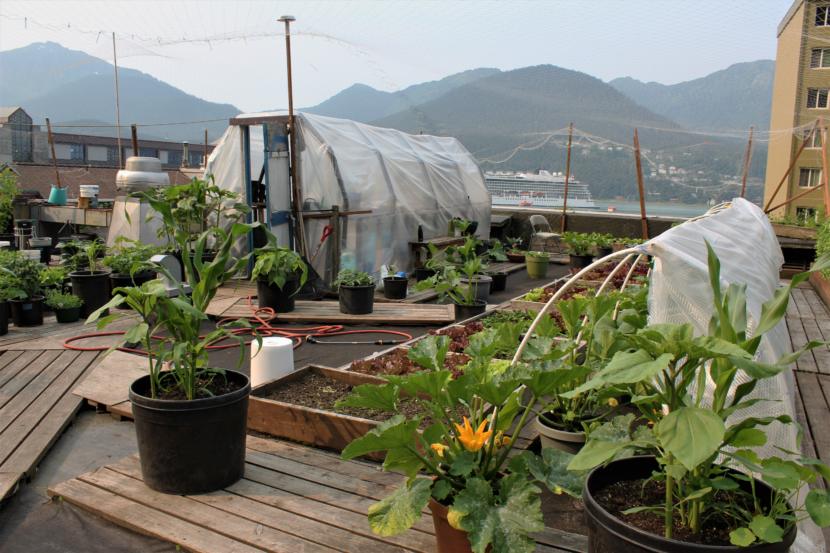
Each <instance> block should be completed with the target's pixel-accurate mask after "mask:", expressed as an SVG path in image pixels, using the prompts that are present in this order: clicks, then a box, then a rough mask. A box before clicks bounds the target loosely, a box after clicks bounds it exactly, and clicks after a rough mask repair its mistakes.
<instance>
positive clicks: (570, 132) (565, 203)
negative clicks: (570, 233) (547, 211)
mask: <svg viewBox="0 0 830 553" xmlns="http://www.w3.org/2000/svg"><path fill="white" fill-rule="evenodd" d="M573 136H574V124H573V122H571V123H570V124H569V125H568V156H567V157H566V158H565V195H564V197H563V198H562V221H561V225H560V227H559V231H560V232H565V228H566V227H567V222H566V218H567V217H568V214H567V211H568V183H569V181H570V179H571V143H572V142H573Z"/></svg>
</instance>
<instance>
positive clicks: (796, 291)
mask: <svg viewBox="0 0 830 553" xmlns="http://www.w3.org/2000/svg"><path fill="white" fill-rule="evenodd" d="M790 295H791V296H792V299H793V301H794V302H795V306H796V307H797V308H798V316H799V317H802V318H813V310H812V309H810V304H809V303H808V302H807V299H806V298H805V297H804V290H803V289H801V288H793V289H792V292H790Z"/></svg>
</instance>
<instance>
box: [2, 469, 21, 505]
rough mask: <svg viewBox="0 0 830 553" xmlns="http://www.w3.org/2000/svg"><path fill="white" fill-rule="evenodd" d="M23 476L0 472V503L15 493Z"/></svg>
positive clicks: (17, 473) (18, 473)
mask: <svg viewBox="0 0 830 553" xmlns="http://www.w3.org/2000/svg"><path fill="white" fill-rule="evenodd" d="M25 476H26V475H25V474H23V473H22V472H0V502H2V501H3V500H4V499H6V498H7V497H11V495H12V494H14V492H15V491H17V485H18V484H19V482H20V481H21V480H22V479H23V478H24V477H25Z"/></svg>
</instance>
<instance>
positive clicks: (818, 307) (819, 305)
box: [802, 288, 830, 320]
mask: <svg viewBox="0 0 830 553" xmlns="http://www.w3.org/2000/svg"><path fill="white" fill-rule="evenodd" d="M802 292H803V294H804V299H805V300H806V301H807V304H808V305H809V306H810V311H811V312H812V313H813V317H814V318H815V319H822V320H828V319H830V311H828V310H827V306H826V305H824V302H823V301H822V299H821V298H820V297H819V295H818V294H817V293H816V291H815V290H813V289H812V288H805V289H804V290H802Z"/></svg>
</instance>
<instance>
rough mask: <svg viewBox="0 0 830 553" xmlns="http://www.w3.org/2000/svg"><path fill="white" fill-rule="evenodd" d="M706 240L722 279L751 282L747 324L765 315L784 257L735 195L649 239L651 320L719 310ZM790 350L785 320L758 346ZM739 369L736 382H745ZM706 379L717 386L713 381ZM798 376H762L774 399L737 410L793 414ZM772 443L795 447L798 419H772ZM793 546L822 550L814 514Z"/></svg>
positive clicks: (762, 222)
mask: <svg viewBox="0 0 830 553" xmlns="http://www.w3.org/2000/svg"><path fill="white" fill-rule="evenodd" d="M704 240H708V241H709V243H710V244H711V245H712V248H713V249H714V250H715V252H716V253H717V255H718V258H719V259H720V263H721V273H720V276H721V283H722V286H723V287H724V288H725V287H726V286H728V284H729V283H746V285H747V289H746V296H747V314H748V325H749V328H750V329H752V328H754V327H755V326H756V325H757V323H758V321H759V319H760V316H761V306H762V305H763V304H764V303H765V302H766V301H767V300H769V299H770V298H771V297H772V295H773V293H774V291H775V289H776V288H777V287H778V286H779V283H780V278H779V270H780V269H781V266H782V264H783V262H784V257H783V255H782V254H781V248H780V246H779V245H778V239H777V238H776V236H775V232H774V231H773V229H772V226H771V225H770V223H769V219H768V218H767V216H766V215H765V214H764V212H763V211H762V210H761V209H760V208H759V207H758V206H756V205H755V204H753V203H750V202H748V201H746V200H744V199H741V198H736V199H734V200H732V203H731V206H730V207H728V208H726V209H718V208H715V209H713V210H712V211H710V212H709V213H707V214H706V215H704V216H702V217H700V218H697V219H694V220H690V221H687V222H685V223H683V224H682V225H679V226H677V227H674V228H672V229H670V230H668V231H666V232H664V233H663V234H661V235H659V236H658V237H656V238H654V239H652V240H650V241H649V242H647V243H645V244H644V245H643V246H642V248H643V249H644V251H645V252H646V253H648V254H650V255H652V256H654V269H653V271H652V276H651V284H650V288H649V322H651V323H690V324H692V325H693V326H694V328H695V331H696V332H697V333H698V334H704V333H706V331H707V327H708V324H709V320H710V319H711V317H712V315H713V313H714V307H713V297H712V292H711V288H710V284H709V277H708V274H709V273H708V265H707V252H706V244H705V242H704ZM791 351H792V348H791V344H790V338H789V334H788V332H787V327H786V323H785V322H784V321H781V323H780V324H779V325H778V326H777V327H776V328H774V329H773V330H771V331H770V332H768V333H767V334H766V335H765V338H764V339H763V340H762V342H761V345H760V347H759V349H758V355H757V358H758V360H760V361H763V362H768V363H773V362H776V361H777V360H778V359H779V358H780V357H781V356H782V355H785V354H787V353H790V352H791ZM746 380H747V378H746V377H745V376H744V377H743V379H742V377H741V376H740V375H739V376H738V377H737V378H736V385H737V384H741V383H742V382H745V381H746ZM708 385H710V386H712V383H711V382H709V383H708ZM795 393H796V392H795V383H794V379H793V374H792V372H791V371H785V372H784V373H782V374H780V375H778V376H777V377H775V378H770V379H765V380H762V381H760V382H759V384H758V386H757V388H756V389H755V391H754V392H753V394H752V397H759V398H765V399H769V400H771V401H764V402H760V403H758V404H756V405H754V406H752V407H750V408H748V409H745V410H743V411H741V414H740V418H744V417H747V416H753V417H765V416H774V415H781V414H787V415H789V416H790V417H792V418H793V420H795V404H794V397H795V396H794V394H795ZM765 431H766V433H767V436H768V442H767V445H765V446H764V447H761V448H757V450H758V453H759V454H761V455H762V456H773V455H775V456H781V455H783V454H782V453H781V451H779V450H777V449H775V448H774V446H779V447H782V448H784V449H787V450H790V451H797V450H798V445H797V430H796V427H795V426H794V425H782V424H779V423H777V422H776V423H773V424H772V425H770V426H769V427H767V428H766V429H765ZM799 530H800V531H799V534H798V538H797V539H796V542H795V544H794V545H793V548H792V551H793V552H794V553H795V552H801V553H807V552H815V551H824V547H823V543H824V540H823V537H822V534H821V531H820V530H819V529H818V528H817V527H816V526H815V524H813V523H812V522H811V521H810V520H809V519H808V520H807V521H806V522H805V523H804V524H802V525H800V528H799Z"/></svg>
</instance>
